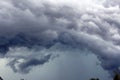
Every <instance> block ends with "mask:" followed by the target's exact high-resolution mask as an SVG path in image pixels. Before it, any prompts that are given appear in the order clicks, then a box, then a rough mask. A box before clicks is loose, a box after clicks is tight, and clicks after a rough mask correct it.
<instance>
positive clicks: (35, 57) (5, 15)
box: [0, 0, 120, 73]
mask: <svg viewBox="0 0 120 80" xmlns="http://www.w3.org/2000/svg"><path fill="white" fill-rule="evenodd" d="M119 3H120V2H119V1H118V0H114V1H108V0H101V1H99V0H74V1H73V0H71V1H68V0H66V1H64V0H44V1H42V0H1V1H0V52H1V57H7V58H10V61H9V63H8V65H9V66H11V68H12V69H13V70H14V71H15V72H23V73H27V72H29V70H30V69H31V67H33V66H37V65H42V64H44V63H46V62H48V61H49V60H50V59H51V55H54V54H52V53H49V51H50V50H51V47H53V46H55V45H56V44H58V43H59V44H62V45H67V46H71V47H73V48H78V49H80V50H85V49H88V50H89V51H91V52H93V53H95V54H96V55H97V56H98V58H99V60H100V61H101V65H102V67H103V68H104V69H106V70H109V71H112V70H114V69H118V68H119V66H120V59H119V57H120V27H119V26H120V20H119V19H120V15H119V14H120V8H119V5H120V4H119ZM56 50H57V49H56Z"/></svg>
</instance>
